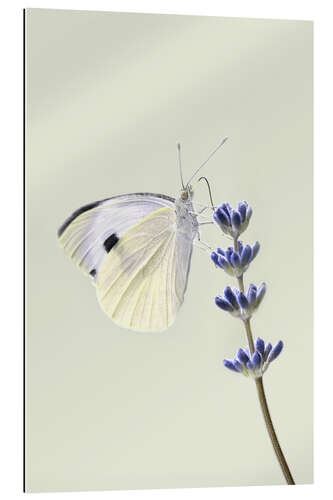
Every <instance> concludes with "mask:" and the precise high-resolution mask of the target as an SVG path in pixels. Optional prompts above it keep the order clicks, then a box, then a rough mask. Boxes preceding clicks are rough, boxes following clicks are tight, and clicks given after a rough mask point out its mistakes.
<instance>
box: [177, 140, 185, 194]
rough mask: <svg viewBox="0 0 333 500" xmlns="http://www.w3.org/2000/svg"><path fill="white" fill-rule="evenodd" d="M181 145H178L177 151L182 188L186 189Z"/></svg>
mask: <svg viewBox="0 0 333 500" xmlns="http://www.w3.org/2000/svg"><path fill="white" fill-rule="evenodd" d="M180 149H181V148H180V143H179V142H178V143H177V150H178V166H179V173H180V180H181V183H182V188H183V189H185V186H184V179H183V169H182V157H181V151H180Z"/></svg>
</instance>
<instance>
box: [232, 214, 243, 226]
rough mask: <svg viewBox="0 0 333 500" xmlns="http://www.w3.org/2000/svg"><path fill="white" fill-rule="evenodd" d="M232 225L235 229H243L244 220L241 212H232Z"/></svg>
mask: <svg viewBox="0 0 333 500" xmlns="http://www.w3.org/2000/svg"><path fill="white" fill-rule="evenodd" d="M231 223H232V227H233V228H234V229H239V228H240V227H241V224H242V219H241V216H240V214H239V212H237V210H234V211H233V212H232V215H231Z"/></svg>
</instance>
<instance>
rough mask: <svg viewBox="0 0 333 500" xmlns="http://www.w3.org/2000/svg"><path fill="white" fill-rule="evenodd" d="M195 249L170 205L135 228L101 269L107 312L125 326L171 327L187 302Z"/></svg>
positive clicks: (143, 328)
mask: <svg viewBox="0 0 333 500" xmlns="http://www.w3.org/2000/svg"><path fill="white" fill-rule="evenodd" d="M192 245H193V243H192V240H191V239H189V238H186V237H184V235H182V234H180V233H179V232H177V218H176V213H175V210H174V209H172V208H170V207H164V208H160V209H158V210H156V211H154V212H152V213H151V214H149V215H148V216H146V217H145V218H144V219H142V220H141V221H139V222H138V223H137V224H135V225H134V226H133V227H131V228H130V229H129V230H128V231H127V232H126V233H125V234H124V236H123V237H122V238H121V239H120V240H119V242H118V243H117V245H115V246H114V248H113V249H112V250H111V252H110V253H109V254H108V255H107V257H106V258H105V260H104V262H103V264H102V266H101V268H100V270H99V274H98V279H97V283H96V286H97V296H98V299H99V302H100V304H101V306H102V308H103V310H104V311H105V312H106V314H107V315H108V316H109V317H110V318H111V319H113V321H115V322H116V323H117V324H118V325H120V326H123V327H126V328H132V329H135V330H141V331H161V330H164V329H166V328H168V327H169V326H170V325H171V324H172V323H173V321H174V319H175V316H176V314H177V311H178V309H179V307H180V306H181V304H182V302H183V300H184V293H185V289H186V284H187V278H188V272H189V266H190V260H191V253H192Z"/></svg>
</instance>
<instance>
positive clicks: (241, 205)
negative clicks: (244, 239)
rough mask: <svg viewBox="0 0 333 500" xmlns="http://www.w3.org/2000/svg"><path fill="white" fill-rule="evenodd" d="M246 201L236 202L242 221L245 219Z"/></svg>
mask: <svg viewBox="0 0 333 500" xmlns="http://www.w3.org/2000/svg"><path fill="white" fill-rule="evenodd" d="M247 206H248V205H247V203H246V201H241V202H240V203H238V212H239V213H240V216H241V218H242V222H244V221H245V218H246V209H247Z"/></svg>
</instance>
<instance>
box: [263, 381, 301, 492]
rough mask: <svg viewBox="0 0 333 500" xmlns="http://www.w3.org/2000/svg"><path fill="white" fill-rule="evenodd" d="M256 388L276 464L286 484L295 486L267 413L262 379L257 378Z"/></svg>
mask: <svg viewBox="0 0 333 500" xmlns="http://www.w3.org/2000/svg"><path fill="white" fill-rule="evenodd" d="M255 382H256V386H257V391H258V397H259V401H260V406H261V410H262V413H263V416H264V419H265V424H266V427H267V431H268V434H269V437H270V438H271V442H272V445H273V448H274V451H275V455H276V457H277V459H278V462H279V464H280V467H281V469H282V472H283V475H284V477H285V480H286V482H287V484H295V481H294V479H293V476H292V475H291V472H290V470H289V467H288V464H287V461H286V459H285V457H284V455H283V452H282V449H281V446H280V444H279V441H278V438H277V435H276V432H275V430H274V426H273V422H272V419H271V416H270V413H269V409H268V405H267V400H266V395H265V390H264V384H263V381H262V377H260V378H257V379H256V380H255Z"/></svg>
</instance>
